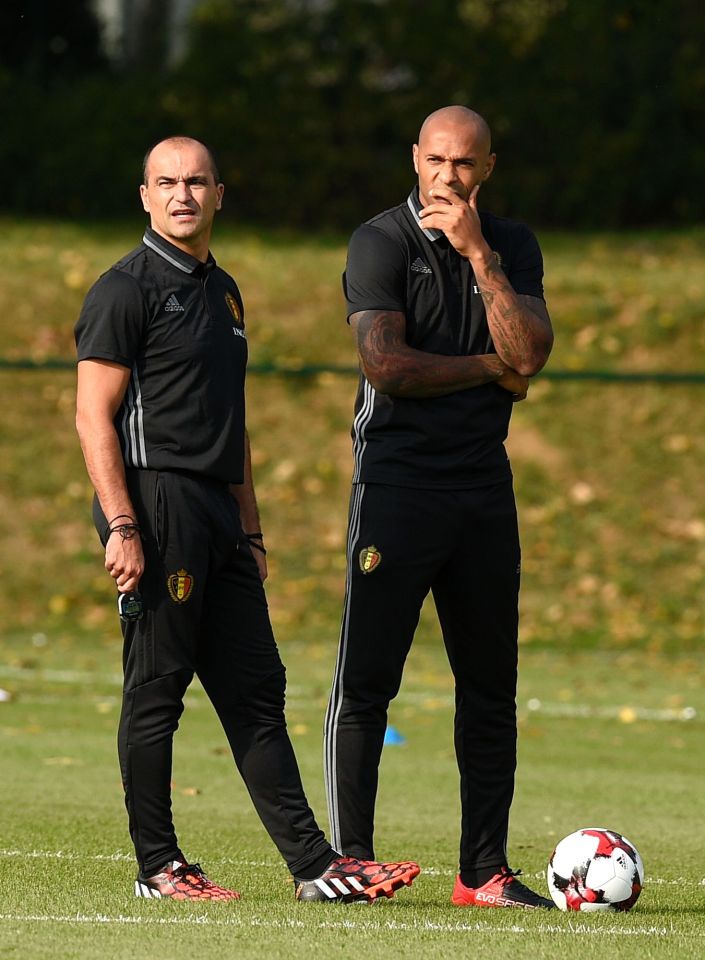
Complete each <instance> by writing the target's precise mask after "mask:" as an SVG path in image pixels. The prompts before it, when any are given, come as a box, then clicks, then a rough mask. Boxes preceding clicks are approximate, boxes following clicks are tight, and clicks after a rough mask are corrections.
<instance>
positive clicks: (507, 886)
mask: <svg viewBox="0 0 705 960" xmlns="http://www.w3.org/2000/svg"><path fill="white" fill-rule="evenodd" d="M520 873H521V870H510V869H509V867H502V869H501V870H500V871H499V873H496V874H495V875H494V876H493V877H492V878H491V879H490V880H488V881H487V883H484V884H483V885H482V886H481V887H466V886H465V884H464V883H463V881H462V880H461V879H460V877H459V876H458V877H457V878H456V880H455V889H454V890H453V895H452V897H451V898H450V902H451V903H453V904H455V906H456V907H522V908H523V909H524V910H555V909H556V905H555V903H553V901H552V900H547V899H546V897H542V896H540V895H539V894H538V893H534V891H533V890H529V888H528V887H525V886H524V884H523V883H521V882H520V881H519V880H517V879H516V878H517V877H518V875H519V874H520Z"/></svg>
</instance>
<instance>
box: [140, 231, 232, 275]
mask: <svg viewBox="0 0 705 960" xmlns="http://www.w3.org/2000/svg"><path fill="white" fill-rule="evenodd" d="M142 243H143V244H144V245H145V246H146V247H149V249H150V250H154V252H155V253H158V254H159V256H160V257H163V259H164V260H166V261H167V262H168V263H170V264H171V265H172V266H173V267H176V268H177V269H178V270H182V271H183V272H184V273H191V274H194V273H199V271H204V270H205V271H209V270H212V269H213V268H214V267H215V259H214V257H213V254H212V253H211V252H210V250H209V251H208V259H207V260H206V262H205V263H202V262H201V261H200V260H198V259H196V257H192V256H191V255H190V254H189V253H186V252H185V251H184V250H180V249H179V248H178V247H175V246H174V244H173V243H169V241H168V240H165V239H164V237H162V236H161V234H159V233H157V232H156V230H152V228H151V227H147V229H146V230H145V231H144V236H143V237H142Z"/></svg>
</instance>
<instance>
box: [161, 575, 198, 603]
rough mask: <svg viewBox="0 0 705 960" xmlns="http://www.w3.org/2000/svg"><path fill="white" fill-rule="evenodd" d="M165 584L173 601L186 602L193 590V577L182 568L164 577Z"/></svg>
mask: <svg viewBox="0 0 705 960" xmlns="http://www.w3.org/2000/svg"><path fill="white" fill-rule="evenodd" d="M166 585H167V587H168V588H169V596H170V597H171V599H172V600H173V601H174V603H186V601H187V600H188V598H189V597H190V596H191V592H192V591H193V577H192V576H191V574H190V573H188V572H187V571H186V570H184V569H183V568H182V569H181V570H177V571H176V573H172V574H170V575H169V576H168V577H167V578H166Z"/></svg>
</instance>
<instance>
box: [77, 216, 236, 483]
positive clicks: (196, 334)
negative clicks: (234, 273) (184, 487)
mask: <svg viewBox="0 0 705 960" xmlns="http://www.w3.org/2000/svg"><path fill="white" fill-rule="evenodd" d="M244 316H245V314H244V308H243V304H242V298H241V296H240V291H239V290H238V288H237V284H236V283H235V281H234V280H233V278H232V277H230V276H229V275H228V274H227V273H225V271H224V270H221V268H220V267H218V266H217V264H216V262H215V260H214V259H213V257H212V255H211V254H210V253H209V255H208V260H207V261H206V263H201V261H199V260H196V259H195V258H194V257H191V256H189V255H188V254H187V253H184V252H183V251H182V250H179V249H178V247H175V246H173V244H171V243H169V242H168V241H166V240H165V239H164V238H163V237H161V236H160V235H159V234H157V233H155V231H154V230H152V229H151V228H149V227H148V228H147V230H146V232H145V235H144V238H143V240H142V243H141V244H140V245H139V246H138V247H137V248H136V249H134V250H133V251H131V252H130V253H128V254H127V256H126V257H123V259H122V260H120V261H118V263H116V264H114V266H112V267H111V268H110V269H109V270H108V271H107V272H106V273H104V274H103V275H102V276H101V277H100V278H99V279H98V280H97V281H96V283H95V284H94V285H93V287H91V289H90V290H89V291H88V294H87V296H86V299H85V302H84V304H83V308H82V310H81V315H80V317H79V319H78V322H77V324H76V329H75V336H76V346H77V353H78V359H79V360H88V359H94V360H110V361H112V362H113V363H118V364H120V365H122V366H125V367H128V368H129V369H130V371H131V375H130V381H129V384H128V387H127V390H126V392H125V397H124V399H123V402H122V405H121V407H120V408H119V410H118V412H117V415H116V417H115V429H116V431H117V433H118V437H119V438H120V444H121V447H122V453H123V457H124V460H125V465H126V466H127V467H136V468H138V469H151V470H179V471H187V472H189V473H193V474H197V475H199V476H204V477H208V478H211V479H214V480H219V481H223V482H226V483H242V480H243V462H244V449H245V439H244V429H245V397H244V388H245V368H246V365H247V340H246V339H245V324H244Z"/></svg>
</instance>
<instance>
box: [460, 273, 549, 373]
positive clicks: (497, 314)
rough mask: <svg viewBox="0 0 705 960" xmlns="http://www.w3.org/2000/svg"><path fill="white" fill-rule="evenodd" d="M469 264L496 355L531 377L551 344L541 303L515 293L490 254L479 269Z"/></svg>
mask: <svg viewBox="0 0 705 960" xmlns="http://www.w3.org/2000/svg"><path fill="white" fill-rule="evenodd" d="M473 266H474V267H475V281H476V283H477V286H478V289H479V291H480V294H481V295H482V299H483V302H484V304H485V311H486V313H487V324H488V326H489V328H490V333H491V335H492V342H493V343H494V346H495V349H496V351H497V353H498V355H499V356H500V357H501V358H502V359H503V360H504V362H505V363H506V364H507V365H508V366H510V367H512V368H513V369H514V370H518V371H519V372H520V373H522V374H525V375H526V376H533V375H534V374H535V373H538V371H539V370H540V369H541V367H543V365H544V364H545V362H546V360H547V359H548V355H549V353H550V351H551V346H552V344H553V333H552V331H551V322H550V320H549V317H548V312H547V311H546V307H545V304H544V303H543V301H542V300H539V299H538V298H536V297H530V298H529V297H521V296H518V295H517V294H516V293H515V292H514V289H513V288H512V285H511V284H510V282H509V280H508V279H507V277H506V275H505V273H504V271H503V270H502V268H501V267H500V266H499V264H498V263H497V261H496V260H495V258H494V257H492V258H490V259H488V260H487V261H485V262H484V263H483V265H482V266H481V267H479V268H478V267H477V266H476V265H475V264H473ZM529 304H530V305H529Z"/></svg>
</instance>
